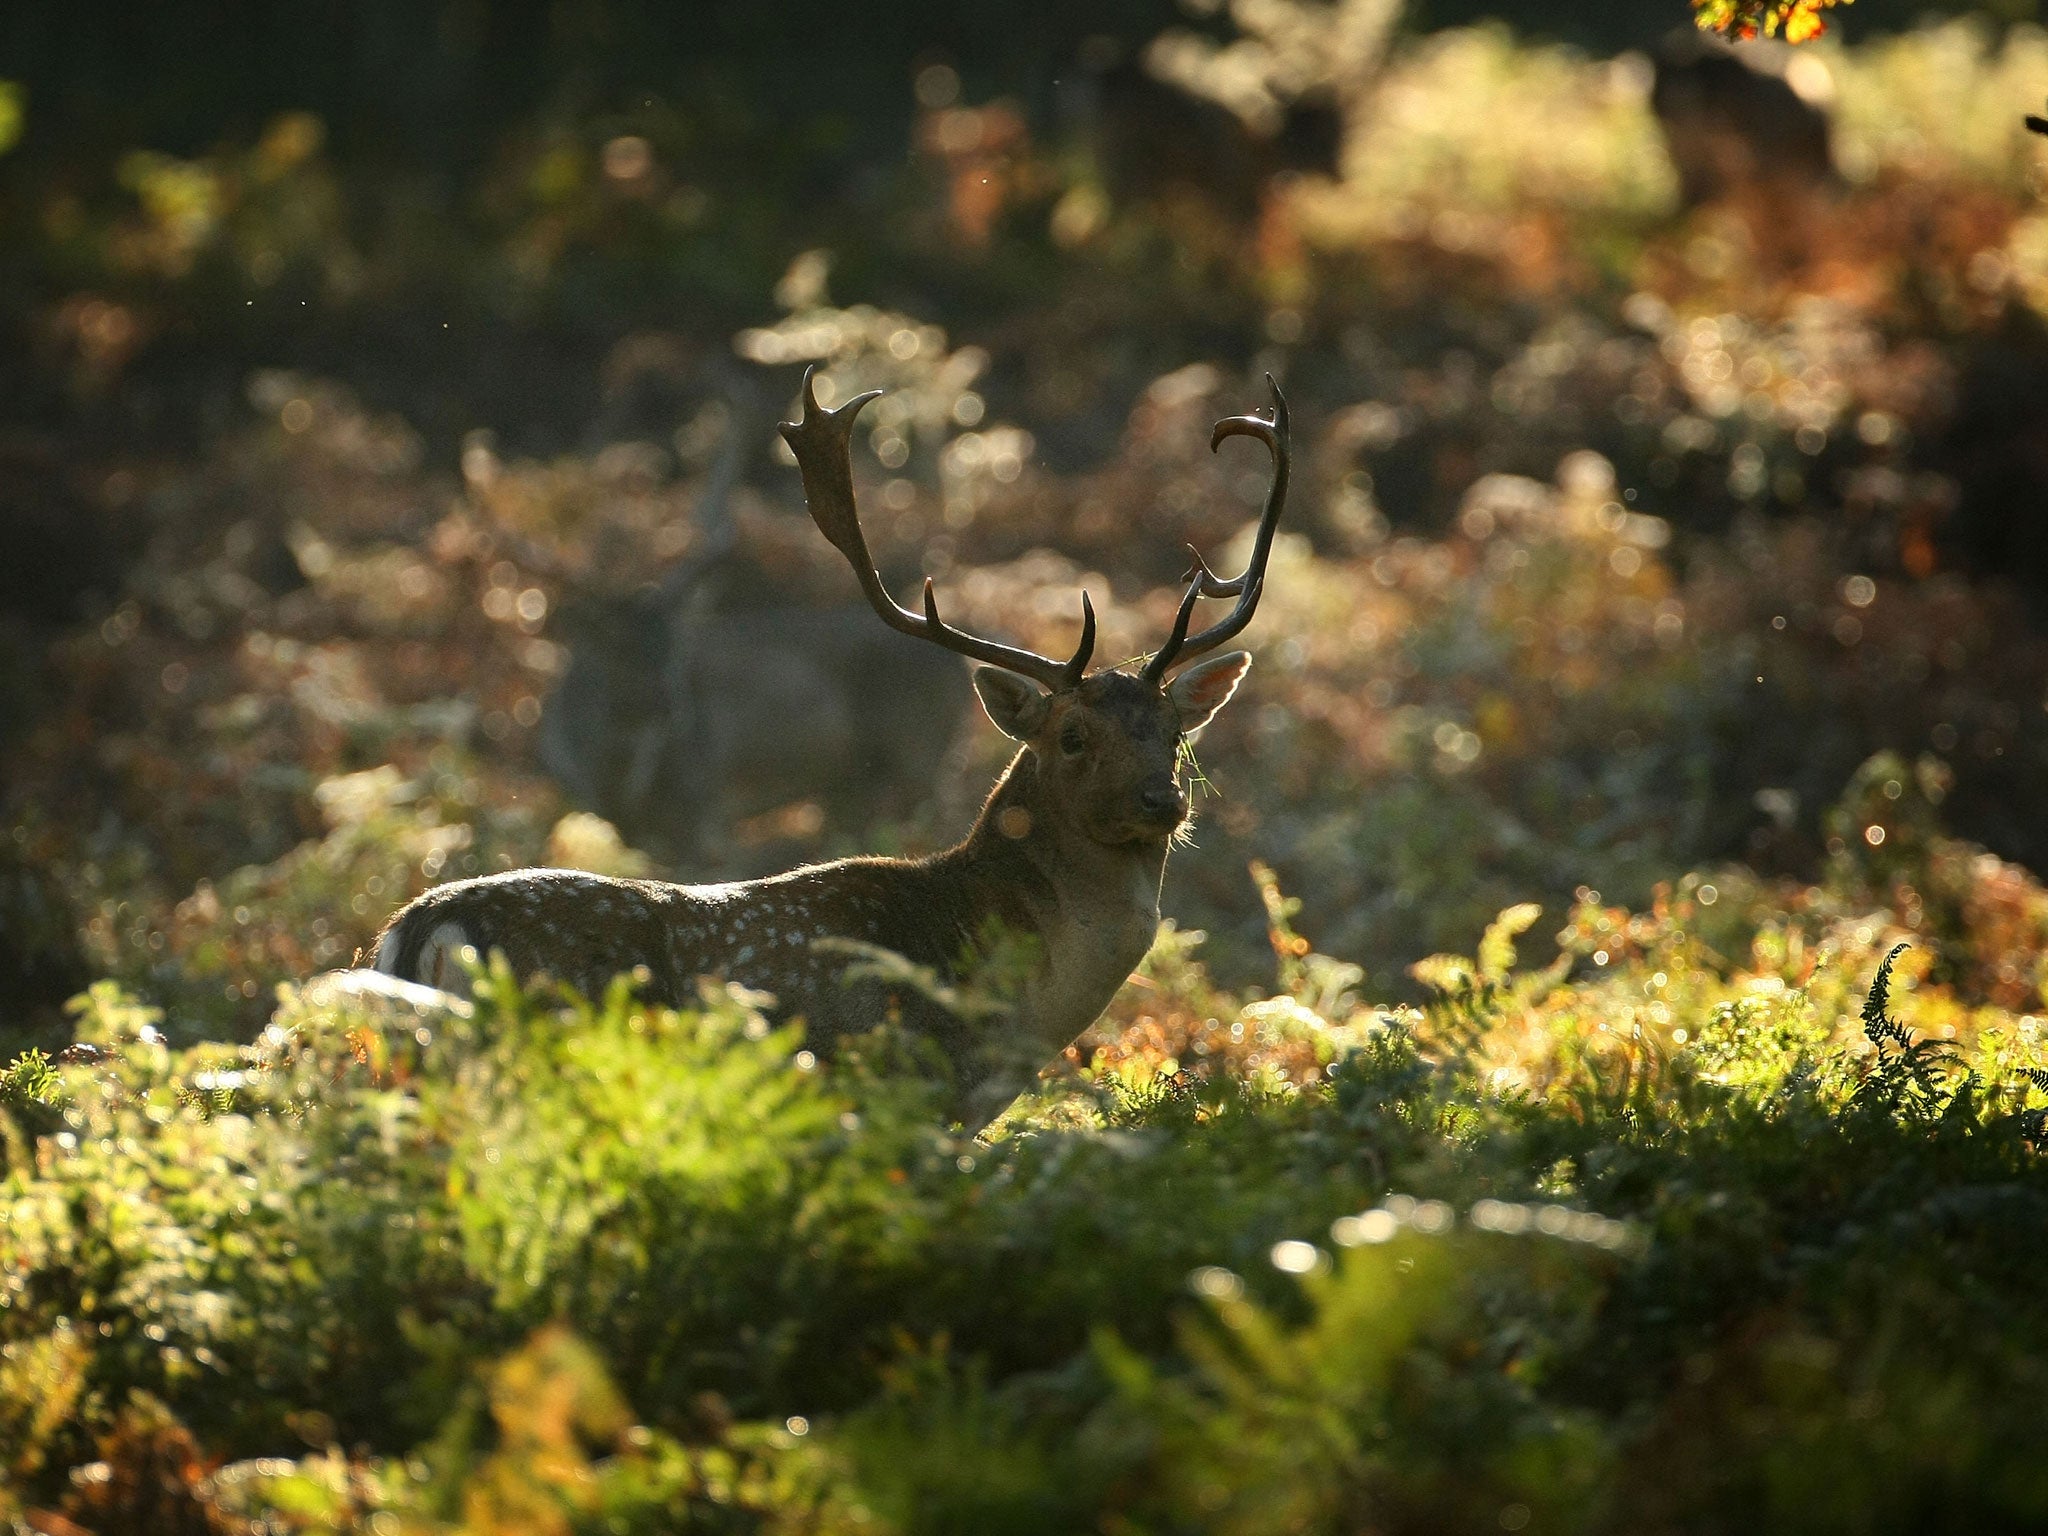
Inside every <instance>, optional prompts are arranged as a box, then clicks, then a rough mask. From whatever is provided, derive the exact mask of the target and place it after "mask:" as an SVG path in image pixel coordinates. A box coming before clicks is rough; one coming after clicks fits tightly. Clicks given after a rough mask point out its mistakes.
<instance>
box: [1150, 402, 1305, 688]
mask: <svg viewBox="0 0 2048 1536" xmlns="http://www.w3.org/2000/svg"><path fill="white" fill-rule="evenodd" d="M1266 385H1267V387H1268V388H1269V389H1271V390H1272V391H1273V404H1272V405H1271V406H1270V407H1269V408H1268V410H1267V411H1263V412H1253V413H1252V414H1251V415H1249V416H1226V417H1225V418H1224V419H1223V420H1221V421H1219V422H1217V423H1216V430H1215V431H1214V432H1212V433H1211V434H1210V435H1209V450H1210V452H1212V453H1213V452H1214V451H1215V450H1216V449H1218V448H1219V447H1221V446H1222V444H1223V439H1225V438H1226V437H1256V438H1257V439H1258V440H1259V441H1260V442H1262V443H1264V444H1265V445H1266V447H1267V449H1268V450H1269V451H1270V452H1271V453H1272V455H1273V485H1272V488H1271V489H1270V490H1269V491H1267V493H1266V510H1265V511H1264V512H1263V513H1262V514H1261V515H1260V517H1259V531H1258V534H1257V536H1256V537H1255V538H1254V539H1253V541H1252V555H1251V559H1250V560H1249V561H1247V562H1246V564H1245V568H1244V573H1243V574H1242V575H1240V576H1233V577H1231V578H1229V579H1228V580H1225V579H1224V578H1222V577H1220V576H1218V575H1216V574H1215V573H1214V572H1213V571H1211V570H1210V569H1209V567H1208V564H1207V562H1206V561H1204V560H1203V559H1202V557H1201V555H1200V554H1199V553H1196V552H1195V551H1194V550H1192V549H1191V550H1190V551H1189V553H1190V554H1193V555H1194V559H1195V564H1194V569H1193V570H1191V571H1190V572H1189V573H1188V590H1187V593H1186V595H1185V596H1183V597H1182V598H1181V600H1180V608H1179V609H1178V610H1177V611H1176V612H1175V614H1174V616H1173V632H1172V633H1171V634H1169V635H1168V636H1167V638H1166V644H1164V645H1162V646H1161V647H1160V648H1159V649H1158V651H1157V652H1156V653H1155V654H1154V655H1153V657H1152V659H1151V660H1150V661H1149V662H1147V663H1146V664H1145V673H1144V676H1145V679H1146V681H1148V682H1151V683H1157V682H1159V681H1160V680H1161V679H1162V678H1164V677H1165V676H1166V671H1167V668H1169V667H1171V666H1174V665H1175V664H1177V663H1179V662H1183V661H1192V660H1193V659H1194V658H1195V657H1197V656H1200V655H1202V654H1203V653H1204V652H1207V651H1212V650H1214V649H1215V648H1216V647H1217V646H1219V645H1221V644H1222V643H1223V642H1224V641H1226V640H1228V639H1230V638H1231V637H1232V636H1233V635H1235V634H1236V633H1237V632H1238V631H1239V630H1241V629H1243V628H1244V627H1245V625H1247V624H1249V623H1251V621H1252V615H1253V614H1254V613H1256V612H1257V611H1258V607H1259V596H1260V594H1261V593H1263V592H1264V591H1265V587H1266V561H1267V559H1268V557H1269V556H1271V554H1272V553H1273V531H1274V530H1275V529H1276V528H1278V527H1279V525H1280V512H1281V509H1282V508H1283V507H1284V506H1285V505H1286V503H1287V471H1288V464H1289V454H1288V446H1287V398H1286V396H1284V395H1282V394H1281V393H1280V386H1279V385H1278V384H1277V383H1275V382H1274V379H1273V375H1271V374H1270V373H1269V374H1267V375H1266ZM1205 597H1235V598H1236V599H1237V606H1236V607H1235V608H1233V609H1231V610H1230V612H1229V614H1228V615H1226V616H1225V617H1224V618H1222V619H1219V620H1218V621H1217V622H1216V623H1214V624H1211V625H1210V626H1209V627H1208V628H1207V629H1205V630H1203V631H1201V632H1200V633H1199V634H1197V635H1194V636H1193V637H1190V636H1189V635H1188V622H1189V620H1190V619H1191V618H1192V617H1193V615H1194V611H1195V603H1196V602H1197V601H1198V600H1199V599H1201V598H1205Z"/></svg>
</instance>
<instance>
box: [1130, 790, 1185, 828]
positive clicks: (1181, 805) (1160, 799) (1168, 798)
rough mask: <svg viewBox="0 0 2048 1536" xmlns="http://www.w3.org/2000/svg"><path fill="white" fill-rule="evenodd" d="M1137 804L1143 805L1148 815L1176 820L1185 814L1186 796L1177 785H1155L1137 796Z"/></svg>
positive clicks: (1160, 818) (1165, 819) (1163, 819)
mask: <svg viewBox="0 0 2048 1536" xmlns="http://www.w3.org/2000/svg"><path fill="white" fill-rule="evenodd" d="M1138 804H1139V805H1141V806H1142V807H1144V811H1145V814H1146V815H1147V816H1149V817H1152V818H1154V819H1156V820H1159V821H1167V820H1172V821H1174V822H1178V821H1179V820H1180V819H1181V817H1183V816H1184V815H1186V814H1187V808H1188V798H1187V796H1186V795H1184V794H1182V793H1181V792H1180V788H1179V786H1178V785H1174V784H1166V785H1155V786H1154V787H1153V788H1151V789H1148V790H1145V791H1144V792H1143V793H1142V794H1140V795H1139V796H1138Z"/></svg>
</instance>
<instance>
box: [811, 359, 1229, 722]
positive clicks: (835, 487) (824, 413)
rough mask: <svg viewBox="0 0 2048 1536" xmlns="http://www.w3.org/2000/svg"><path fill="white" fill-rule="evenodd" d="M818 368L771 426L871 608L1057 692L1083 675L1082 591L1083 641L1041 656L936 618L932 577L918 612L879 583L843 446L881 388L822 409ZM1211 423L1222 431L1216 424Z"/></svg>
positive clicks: (1089, 610) (1091, 634) (1091, 630)
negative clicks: (796, 409)
mask: <svg viewBox="0 0 2048 1536" xmlns="http://www.w3.org/2000/svg"><path fill="white" fill-rule="evenodd" d="M817 371H818V370H817V367H816V365H813V366H812V367H810V368H807V369H805V370H804V415H803V420H801V421H785V422H783V423H781V424H780V426H779V427H778V429H777V430H779V431H780V432H781V433H782V436H783V439H784V441H786V442H787V443H788V444H789V446H790V451H791V452H793V453H794V454H795V455H796V464H797V469H798V470H799V471H800V472H801V473H802V475H803V478H804V505H805V507H806V508H808V509H809V511H810V514H811V521H812V522H814V523H816V524H817V525H818V531H819V532H820V533H822V534H824V535H825V537H826V538H827V539H829V540H830V541H831V542H832V547H833V548H834V549H836V550H838V551H839V553H840V554H842V555H844V556H845V557H846V563H847V564H848V565H850V566H852V567H853V574H854V575H855V576H856V577H858V578H859V580H860V589H861V591H862V592H864V593H866V594H867V599H868V602H869V604H870V605H872V606H873V608H874V610H875V612H876V613H878V614H880V615H881V616H882V622H883V623H885V624H887V625H888V626H889V627H890V628H891V629H899V630H901V631H902V632H903V633H904V634H906V635H915V636H917V637H918V638H919V639H921V640H929V641H931V642H933V643H934V644H935V645H942V646H944V647H945V648H946V649H947V650H949V651H956V652H958V653H959V654H960V655H962V656H967V657H971V658H972V659H973V660H975V661H983V662H987V663H988V664H989V665H990V666H994V667H1001V668H1003V669H1004V670H1005V671H1009V672H1016V673H1020V674H1022V675H1023V676H1025V677H1028V678H1031V679H1032V680H1033V681H1034V682H1039V683H1043V684H1044V685H1045V686H1046V687H1048V688H1050V689H1052V690H1053V691H1054V692H1055V693H1057V692H1059V691H1060V690H1062V689H1066V688H1071V687H1073V686H1074V684H1076V683H1078V682H1080V681H1081V675H1082V674H1083V673H1084V672H1086V671H1087V670H1088V658H1089V657H1090V656H1091V655H1092V654H1093V653H1094V650H1095V605H1094V604H1093V603H1091V602H1090V601H1089V600H1088V594H1087V593H1086V592H1083V593H1082V594H1081V643H1080V644H1079V645H1078V646H1076V647H1075V648H1074V654H1073V655H1072V656H1071V657H1069V658H1068V659H1067V660H1066V661H1065V662H1058V661H1054V660H1053V659H1052V658H1051V657H1050V656H1040V655H1039V654H1038V653H1037V652H1035V651H1026V650H1021V649H1019V648H1018V647H1016V646H1012V645H1001V644H999V643H997V642H996V641H994V640H983V639H980V638H979V637H977V636H974V635H970V634H967V633H965V632H964V631H962V630H957V629H954V628H952V627H951V626H950V625H948V624H946V623H945V622H944V621H943V620H941V619H940V618H939V603H938V599H937V598H936V597H935V596H933V594H932V583H931V578H930V577H926V578H925V583H924V614H923V616H922V617H919V616H918V615H917V614H914V613H912V612H911V611H910V610H909V609H907V608H900V607H898V606H897V605H896V601H895V599H893V598H892V597H890V596H889V593H888V589H887V588H885V587H884V586H883V585H882V578H881V574H880V573H879V572H878V571H876V569H875V562H874V558H873V557H872V556H871V555H869V553H868V544H867V539H866V538H865V537H863V536H862V534H861V531H860V514H859V512H858V511H857V510H856V509H855V507H854V504H853V461H852V458H851V457H850V453H849V447H850V444H851V442H852V439H853V419H854V417H856V416H858V415H859V414H860V411H861V407H862V406H864V405H866V404H867V403H868V402H869V401H870V400H873V399H875V398H876V397H877V396H878V395H880V394H881V393H882V391H881V390H879V389H871V390H869V391H868V392H867V393H866V394H864V395H855V396H854V397H853V398H852V399H851V400H849V401H847V402H846V404H844V405H842V406H838V407H836V408H835V409H833V410H829V411H828V410H825V409H824V408H823V407H821V406H820V405H819V404H818V396H817V393H816V391H815V390H814V389H813V388H812V384H811V380H812V376H813V375H814V374H815V373H817ZM1217 430H1218V431H1219V432H1220V431H1221V430H1222V428H1221V427H1219V428H1217Z"/></svg>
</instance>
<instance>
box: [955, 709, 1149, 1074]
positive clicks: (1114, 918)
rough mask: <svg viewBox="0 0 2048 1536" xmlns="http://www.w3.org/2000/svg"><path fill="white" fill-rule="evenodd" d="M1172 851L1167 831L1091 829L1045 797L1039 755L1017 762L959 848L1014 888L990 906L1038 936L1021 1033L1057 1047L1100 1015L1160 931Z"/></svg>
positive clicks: (991, 877) (994, 882)
mask: <svg viewBox="0 0 2048 1536" xmlns="http://www.w3.org/2000/svg"><path fill="white" fill-rule="evenodd" d="M1166 851H1167V843H1166V840H1165V839H1163V838H1161V839H1157V840H1154V841H1146V842H1134V843H1121V844H1108V843H1100V842H1097V841H1095V840H1094V839H1093V838H1090V837H1087V836H1085V835H1084V834H1082V833H1081V832H1079V831H1078V830H1076V829H1075V828H1073V827H1072V826H1071V825H1069V824H1067V823H1066V822H1065V820H1064V819H1063V818H1062V817H1060V816H1059V815H1058V814H1056V811H1055V808H1054V807H1053V806H1051V805H1050V804H1049V803H1048V796H1047V793H1046V791H1045V789H1044V786H1043V784H1042V783H1041V781H1040V778H1039V774H1038V763H1037V759H1036V758H1035V757H1034V755H1033V754H1032V753H1031V752H1030V751H1029V750H1028V749H1027V750H1024V751H1020V752H1019V753H1018V754H1017V756H1016V758H1015V759H1013V760H1012V761H1011V763H1010V766H1009V768H1008V769H1007V770H1006V771H1005V772H1004V774H1003V776H1002V778H1001V779H999V780H998V781H997V783H996V787H995V789H994V791H993V792H992V793H991V794H990V795H989V798H988V802H987V804H985V805H984V806H983V807H982V812H981V816H980V817H979V819H977V821H976V822H975V824H974V830H973V831H972V832H970V833H969V834H968V836H967V840H966V841H965V842H964V843H962V844H961V845H960V847H959V848H958V849H957V850H955V854H956V856H957V857H959V858H960V859H961V860H962V862H963V864H964V865H966V866H967V868H969V869H972V870H973V871H974V872H975V873H976V874H977V875H978V876H980V877H981V878H983V879H986V880H987V881H988V882H989V888H991V889H993V888H998V887H999V888H1001V889H1003V890H1004V891H1005V892H1007V893H1009V900H1007V901H1005V902H1004V904H1003V905H1002V906H1001V907H995V908H992V910H993V911H994V913H995V915H996V916H998V917H999V918H1000V919H1001V920H1002V921H1003V923H1004V924H1005V925H1006V926H1008V927H1010V928H1012V929H1016V930H1021V931H1022V932H1024V933H1025V934H1027V935H1028V936H1029V937H1030V938H1032V939H1034V940H1035V941H1036V943H1037V945H1038V950H1039V953H1038V959H1037V963H1036V965H1035V966H1034V968H1033V973H1032V975H1031V977H1030V979H1029V980H1028V982H1027V983H1026V986H1025V988H1024V992H1023V996H1022V998H1021V999H1020V1008H1019V1015H1018V1018H1017V1024H1018V1026H1019V1027H1020V1028H1021V1029H1022V1030H1023V1032H1025V1033H1027V1034H1028V1035H1030V1036H1031V1037H1033V1038H1034V1039H1035V1040H1037V1041H1039V1042H1040V1043H1042V1044H1044V1045H1045V1046H1046V1047H1047V1048H1048V1049H1054V1050H1056V1049H1058V1048H1060V1047H1062V1046H1064V1045H1065V1044H1066V1043H1067V1042H1068V1041H1069V1040H1071V1039H1073V1037H1074V1036H1075V1035H1077V1034H1079V1033H1080V1032H1081V1031H1082V1030H1084V1029H1086V1028H1087V1027H1088V1026H1089V1025H1090V1024H1092V1023H1094V1022H1095V1020H1096V1018H1097V1017H1099V1016H1100V1015H1101V1013H1102V1010H1103V1009H1104V1008H1105V1007H1107V1006H1108V1004H1109V1000H1110V998H1112V997H1113V996H1114V995H1115V994H1116V990H1117V988H1118V987H1120V986H1122V985H1123V983H1124V980H1125V978H1126V977H1128V976H1129V975H1130V973H1131V971H1132V969H1133V968H1134V967H1136V965H1137V964H1138V962H1139V961H1141V960H1143V959H1144V958H1145V952H1146V951H1147V950H1148V949H1150V948H1151V947H1152V940H1153V939H1154V937H1156V935H1157V933H1158V929H1159V889H1160V884H1161V882H1162V881H1163V879H1164V878H1165V873H1166ZM1017 893H1022V894H1021V898H1020V897H1019V896H1018V894H1017Z"/></svg>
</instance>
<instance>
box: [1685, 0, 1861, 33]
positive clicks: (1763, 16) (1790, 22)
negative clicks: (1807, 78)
mask: <svg viewBox="0 0 2048 1536" xmlns="http://www.w3.org/2000/svg"><path fill="white" fill-rule="evenodd" d="M1850 3H1852V0H1693V8H1692V9H1693V16H1694V18H1695V19H1696V20H1697V21H1698V22H1699V24H1700V27H1701V28H1702V29H1703V30H1708V31H1714V32H1722V33H1726V34H1727V35H1729V36H1731V37H1737V38H1742V39H1745V40H1747V39H1750V38H1754V37H1759V36H1762V37H1776V36H1778V35H1779V33H1780V32H1781V31H1782V32H1783V33H1784V37H1785V41H1786V42H1788V43H1805V42H1811V41H1812V40H1813V39H1814V38H1816V37H1819V36H1820V35H1821V34H1822V33H1823V32H1825V31H1827V29H1828V23H1827V18H1826V17H1825V16H1824V15H1823V14H1822V13H1823V12H1824V11H1829V10H1832V9H1834V7H1836V6H1837V5H1846V4H1850Z"/></svg>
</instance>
